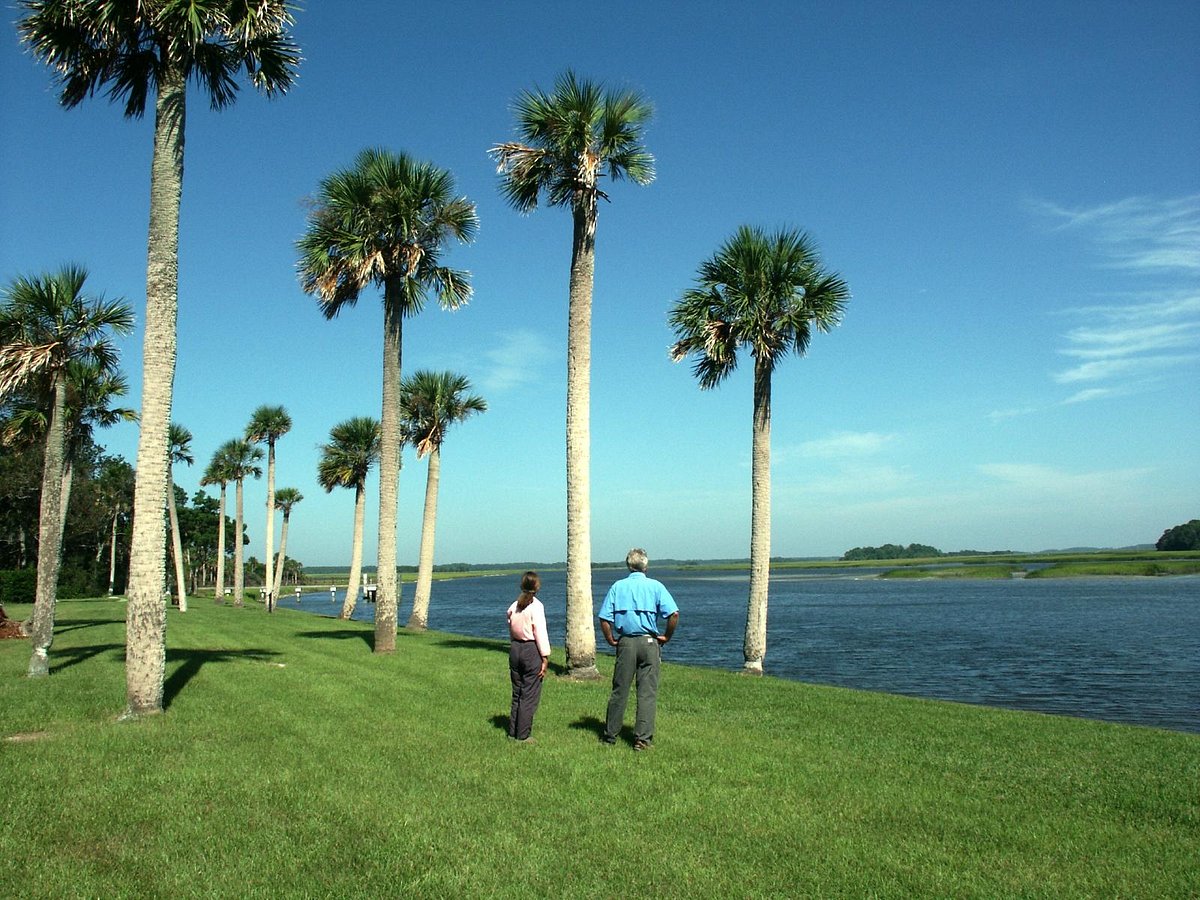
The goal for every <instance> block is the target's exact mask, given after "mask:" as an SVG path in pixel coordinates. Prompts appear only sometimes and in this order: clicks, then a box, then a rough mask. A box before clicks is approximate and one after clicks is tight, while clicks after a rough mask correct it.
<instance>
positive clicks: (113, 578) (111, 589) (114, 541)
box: [108, 506, 121, 597]
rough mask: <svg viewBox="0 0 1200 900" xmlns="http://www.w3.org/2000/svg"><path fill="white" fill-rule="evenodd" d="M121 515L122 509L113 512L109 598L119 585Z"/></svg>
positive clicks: (110, 542) (109, 545) (109, 548)
mask: <svg viewBox="0 0 1200 900" xmlns="http://www.w3.org/2000/svg"><path fill="white" fill-rule="evenodd" d="M120 515H121V507H119V506H118V507H116V509H114V510H113V520H112V536H111V538H110V539H109V542H108V596H110V597H111V596H112V595H113V593H114V592H115V590H116V585H117V519H118V518H119V517H120Z"/></svg>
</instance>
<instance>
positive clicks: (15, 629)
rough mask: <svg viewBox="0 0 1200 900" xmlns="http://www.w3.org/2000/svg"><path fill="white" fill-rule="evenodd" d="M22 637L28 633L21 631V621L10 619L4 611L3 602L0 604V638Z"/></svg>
mask: <svg viewBox="0 0 1200 900" xmlns="http://www.w3.org/2000/svg"><path fill="white" fill-rule="evenodd" d="M23 637H28V635H27V634H25V633H24V632H23V631H21V623H20V622H18V621H16V620H15V619H10V618H9V617H8V614H7V613H6V612H5V611H4V606H3V604H0V640H4V639H5V638H23Z"/></svg>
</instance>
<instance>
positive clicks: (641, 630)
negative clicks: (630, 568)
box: [600, 572, 679, 636]
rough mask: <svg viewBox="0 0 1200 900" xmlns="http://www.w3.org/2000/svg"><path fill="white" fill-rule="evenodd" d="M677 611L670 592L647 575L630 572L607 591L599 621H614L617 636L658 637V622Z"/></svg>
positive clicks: (601, 606) (677, 608) (601, 605)
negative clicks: (646, 635) (642, 635)
mask: <svg viewBox="0 0 1200 900" xmlns="http://www.w3.org/2000/svg"><path fill="white" fill-rule="evenodd" d="M677 612H679V607H678V606H676V604H675V598H674V597H672V596H671V593H670V591H668V590H667V589H666V588H665V587H663V585H662V582H659V581H655V580H654V579H653V578H647V577H646V573H645V572H630V573H629V575H628V576H626V577H625V578H622V579H621V580H620V581H618V582H616V583H615V584H614V585H613V586H612V587H610V588H609V589H608V593H607V594H606V595H605V597H604V602H603V603H602V604H600V618H601V619H603V620H604V621H605V622H611V623H612V625H613V630H615V631H616V632H617V635H618V636H621V635H626V634H658V633H659V631H658V620H659V619H666V618H668V617H670V616H673V615H674V614H675V613H677Z"/></svg>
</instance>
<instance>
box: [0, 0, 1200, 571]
mask: <svg viewBox="0 0 1200 900" xmlns="http://www.w3.org/2000/svg"><path fill="white" fill-rule="evenodd" d="M309 5H310V7H311V8H310V9H307V10H304V11H301V13H300V14H299V17H298V23H297V27H296V32H295V33H296V37H297V39H298V41H299V42H300V44H301V45H302V47H303V52H304V56H305V62H304V64H303V67H302V69H301V74H300V79H299V81H298V83H297V85H296V87H295V88H294V89H293V91H292V92H291V93H289V94H288V95H287V96H286V97H283V98H281V99H279V100H276V101H267V100H265V99H263V98H261V97H259V96H257V95H256V94H255V93H254V92H253V90H251V89H248V88H247V89H244V90H243V92H242V96H241V98H240V100H239V101H238V103H237V104H236V105H235V106H234V107H233V108H231V109H229V110H226V111H225V112H222V113H219V114H218V113H213V112H211V111H210V110H209V109H208V108H207V105H206V104H204V103H202V102H201V100H200V99H199V97H198V95H196V94H194V93H193V94H192V95H191V96H192V98H193V99H192V100H191V104H190V107H189V111H188V123H187V147H186V171H185V180H184V199H183V208H182V229H181V250H180V253H181V264H180V265H181V272H180V315H179V358H178V369H177V375H176V384H175V411H174V418H175V420H176V421H179V422H181V423H183V424H184V425H186V426H187V427H188V428H190V429H191V431H192V432H193V434H194V442H193V448H194V451H195V454H196V457H197V463H196V465H195V466H194V467H193V468H192V469H190V470H189V469H182V470H179V471H177V472H176V481H177V483H179V484H180V485H181V486H182V487H184V488H185V489H186V490H187V491H188V493H189V494H190V493H192V492H193V491H194V490H196V488H197V487H198V479H199V476H200V473H201V471H202V470H203V467H204V465H205V464H206V463H207V462H208V460H209V459H210V458H211V456H212V453H213V451H214V450H215V449H216V447H217V446H218V445H219V444H220V443H222V442H223V441H225V440H227V439H228V438H231V437H235V436H238V435H240V433H241V432H242V431H243V429H244V427H245V424H246V422H247V420H248V418H249V416H250V414H251V412H252V411H253V410H254V409H255V408H256V407H257V406H259V405H261V404H264V403H269V404H281V405H283V406H285V407H287V409H288V410H289V412H290V413H291V415H292V417H293V419H294V421H295V427H294V429H293V430H292V431H291V433H289V434H288V435H287V436H286V437H284V438H283V439H282V440H281V441H280V443H279V446H278V475H277V484H278V485H280V486H284V485H290V486H293V487H297V488H299V489H300V490H301V491H302V492H303V494H304V497H305V499H304V501H303V502H302V503H301V504H299V505H298V506H297V507H296V510H295V512H294V513H293V518H292V528H291V533H290V537H289V544H288V551H289V555H290V556H293V557H295V558H297V559H299V560H301V561H302V562H304V563H305V564H306V565H338V564H347V563H348V562H349V554H350V532H351V525H352V521H351V519H352V506H353V495H352V492H349V491H338V492H335V493H334V494H330V495H326V494H325V493H324V492H323V491H321V489H320V488H319V487H318V486H317V484H316V461H317V457H318V452H317V445H318V444H319V443H320V442H322V441H323V440H326V439H327V436H328V433H329V429H330V427H331V426H333V425H334V424H336V423H337V422H339V421H341V420H343V419H345V418H347V417H349V416H353V415H376V416H377V415H378V414H379V403H380V399H379V398H380V383H379V379H380V365H381V364H380V354H381V325H382V312H381V304H380V300H379V297H378V296H377V295H376V294H374V293H368V294H366V295H364V296H363V297H362V299H361V300H360V301H359V304H358V306H357V307H355V308H354V309H351V310H348V311H346V312H345V313H343V314H342V315H341V316H340V317H339V318H338V319H337V320H335V321H333V322H326V321H324V320H323V319H322V318H321V316H320V315H319V313H318V312H317V307H316V303H315V302H314V301H313V300H312V299H311V298H309V297H307V296H306V295H304V294H303V293H302V292H301V290H300V288H299V285H298V281H297V279H296V275H295V261H296V254H295V250H294V242H295V240H296V239H297V237H299V235H300V234H301V232H302V231H303V228H304V215H305V198H306V197H308V196H311V195H312V194H313V193H314V192H315V191H316V188H317V185H318V183H319V182H320V180H321V178H322V177H324V176H325V175H327V174H329V173H330V172H332V171H334V170H335V169H338V168H341V167H345V166H347V165H349V164H350V163H351V162H352V160H353V158H354V156H355V155H356V154H357V153H358V151H359V150H361V149H362V148H364V147H367V146H383V147H387V148H390V149H393V150H404V151H406V152H408V153H410V154H412V155H414V156H416V157H419V158H422V159H427V160H430V161H432V162H435V163H436V164H438V165H440V166H442V167H445V168H447V169H449V170H451V171H452V172H453V173H454V175H455V178H456V180H457V183H458V186H459V189H460V191H461V192H462V193H463V194H465V195H466V196H468V197H469V198H470V199H471V200H473V201H474V202H475V203H476V204H477V206H478V211H479V216H480V220H481V228H480V232H479V235H478V239H477V240H476V241H475V243H474V244H472V245H469V246H462V247H459V248H456V249H455V250H454V251H453V252H452V253H451V254H450V255H449V257H448V262H450V263H451V264H453V265H455V266H457V267H460V268H465V269H468V270H470V271H471V272H472V275H473V283H474V288H475V296H474V298H473V300H472V302H471V304H470V305H469V306H468V307H467V308H465V309H462V310H460V311H458V312H455V313H447V312H443V311H441V310H438V309H436V308H430V309H428V310H426V312H425V313H423V314H422V315H421V316H420V317H419V318H416V319H412V320H409V321H408V323H407V324H406V328H405V352H404V369H405V371H406V372H412V371H414V370H415V369H417V368H438V369H441V368H449V369H453V370H455V371H458V372H461V373H462V374H464V375H466V376H467V377H468V378H470V379H471V381H472V383H473V384H474V386H475V387H476V389H477V391H478V392H479V393H480V394H482V395H483V396H484V397H485V398H486V399H487V401H488V402H489V404H490V410H489V411H488V412H487V413H486V414H484V415H482V416H480V417H477V418H475V419H473V420H470V421H468V422H467V423H465V424H463V425H461V426H459V427H458V428H457V429H456V430H454V431H452V432H451V433H450V435H449V438H448V440H447V443H446V445H445V448H444V452H443V467H442V476H443V478H442V491H441V504H440V515H439V529H438V552H437V560H438V562H457V561H467V562H488V561H507V560H523V559H537V560H543V561H555V560H561V559H563V558H565V463H564V415H565V392H566V387H565V369H566V362H565V349H564V348H565V340H566V299H567V271H568V264H569V256H570V227H571V225H570V217H569V215H568V214H567V213H566V212H565V211H563V210H560V209H547V208H542V209H539V210H538V211H536V212H535V213H533V214H532V215H530V216H526V217H522V216H519V215H518V214H516V213H515V212H513V211H512V210H511V209H510V208H508V207H506V205H505V204H504V202H503V200H502V199H501V197H500V195H499V193H498V192H497V189H496V184H497V182H496V174H495V170H494V167H493V165H492V163H491V161H490V159H489V157H488V156H487V153H486V151H487V150H488V148H489V147H491V146H492V145H494V144H495V143H497V142H499V141H502V140H506V139H509V138H511V137H512V136H513V131H512V115H511V102H512V100H513V98H514V97H515V96H516V95H517V93H518V92H519V91H521V90H523V89H526V88H530V87H533V86H535V85H537V86H541V87H545V88H549V87H551V86H552V84H553V82H554V80H555V78H556V77H557V76H558V75H559V74H560V73H561V72H562V71H563V70H564V69H566V68H568V67H572V68H574V69H575V70H576V71H577V72H579V73H580V74H581V75H584V76H586V77H589V78H593V79H596V80H601V81H604V82H605V83H607V84H610V85H614V86H619V87H631V88H635V89H638V90H640V91H642V92H644V93H645V94H646V95H647V96H648V97H649V98H650V99H651V100H652V101H653V103H654V105H655V108H656V114H655V118H654V120H653V121H652V123H651V126H650V128H649V131H648V134H647V144H648V147H649V149H650V150H651V151H652V152H653V153H654V155H655V156H656V159H657V170H658V177H657V179H656V180H655V182H654V183H653V184H652V185H650V186H648V187H644V188H639V187H636V186H633V185H630V184H628V183H623V184H619V185H616V186H615V187H614V188H613V190H612V191H611V197H612V202H611V203H610V204H607V205H604V206H603V207H602V209H601V210H600V219H599V228H598V241H597V265H596V285H595V297H594V311H593V368H592V511H593V522H592V534H593V555H594V557H595V558H596V559H600V560H613V559H619V558H622V557H623V555H624V552H625V550H626V549H627V548H628V547H629V546H631V545H635V544H636V545H642V546H645V547H646V548H647V549H648V551H649V553H650V555H651V557H652V558H653V557H655V556H657V557H684V558H691V557H740V556H746V555H747V554H748V552H749V521H750V465H749V463H750V415H751V406H750V403H751V396H750V381H749V377H748V373H749V368H750V367H749V366H748V365H743V366H742V369H741V370H740V371H739V372H738V373H736V374H735V375H734V377H732V378H731V379H729V381H728V382H727V383H725V384H724V385H723V386H722V387H720V388H719V389H717V390H716V391H710V392H701V391H700V390H699V389H698V388H697V386H696V383H695V380H694V379H693V378H692V376H691V374H690V370H689V368H688V367H687V365H686V364H673V363H671V362H670V361H669V359H668V357H667V347H668V346H669V345H670V343H671V342H672V334H671V332H670V329H669V328H668V327H667V324H666V319H667V311H668V309H669V307H670V305H671V304H672V302H673V301H674V300H675V299H676V298H677V297H678V296H679V295H680V294H681V293H682V291H684V290H685V289H686V288H687V287H688V286H689V285H690V284H691V282H692V279H693V277H694V275H695V271H696V267H697V266H698V264H699V263H700V262H701V261H702V260H703V259H705V258H706V257H708V256H710V255H711V254H712V253H713V252H714V251H715V250H716V249H717V247H718V246H719V245H720V244H721V243H722V242H723V241H724V240H725V239H726V238H727V237H729V235H731V234H732V232H733V231H734V230H735V228H736V227H737V226H739V225H741V224H744V223H749V224H757V225H762V226H764V227H766V228H768V229H773V228H776V227H779V226H784V225H786V226H794V227H799V228H803V229H805V230H807V231H809V232H810V233H811V234H812V235H813V236H814V237H815V238H816V240H817V242H818V244H819V246H820V249H821V253H822V256H823V258H824V260H825V262H826V264H827V265H828V266H829V267H830V268H832V269H834V270H836V271H837V272H839V273H840V274H841V275H842V276H843V277H844V278H845V280H846V281H847V282H848V283H849V285H850V288H851V290H852V292H853V299H852V301H851V302H850V304H849V306H848V309H847V315H846V318H845V322H844V323H843V324H842V325H841V326H840V327H839V328H837V329H836V330H834V331H833V332H832V333H830V334H821V335H817V336H815V337H814V340H813V342H812V345H811V347H810V350H809V353H808V355H807V356H806V357H804V358H796V357H790V358H788V359H787V360H786V361H785V362H784V363H783V365H782V366H781V368H780V369H779V370H778V371H777V374H776V377H775V381H774V399H773V404H774V406H773V409H774V423H773V451H774V453H773V467H772V477H773V488H774V491H773V513H774V516H773V518H774V524H773V542H772V552H773V553H774V554H775V555H781V556H824V555H839V554H841V553H842V552H844V551H845V550H847V549H849V548H851V547H855V546H861V545H876V544H882V543H886V542H897V543H910V542H920V543H926V544H932V545H934V546H937V547H940V548H941V549H943V550H958V549H964V548H971V549H985V550H986V549H1010V548H1011V549H1020V550H1039V549H1047V548H1055V547H1068V546H1079V545H1094V546H1124V545H1128V544H1134V543H1145V542H1153V541H1154V540H1156V539H1157V538H1158V536H1159V535H1160V534H1161V533H1162V531H1163V530H1164V529H1166V528H1168V527H1171V526H1173V525H1176V524H1179V523H1180V522H1184V521H1187V520H1189V519H1191V518H1194V517H1196V516H1197V515H1200V477H1198V476H1197V465H1196V463H1197V451H1196V448H1197V446H1198V445H1200V415H1197V413H1198V412H1200V402H1198V401H1200V54H1197V52H1196V48H1197V47H1198V46H1200V7H1197V6H1196V5H1195V4H1193V3H1148V4H1136V5H1135V4H1117V3H1100V4H1095V3H1062V2H1048V3H1047V2H1038V3H1027V2H1021V3H1012V4H987V3H949V2H932V3H906V4H890V3H882V2H871V3H855V2H837V3H763V2H749V3H746V4H743V5H741V6H740V7H738V8H737V9H736V11H733V8H732V7H730V6H729V5H728V4H717V3H693V4H688V5H686V6H685V5H682V4H653V3H651V4H644V3H626V2H616V3H612V4H608V5H606V6H604V7H599V8H598V7H595V6H594V5H592V6H585V5H582V4H572V3H558V2H554V3H548V2H547V3H543V2H536V3H519V4H494V3H463V2H447V3H438V4H393V3H392V2H382V0H372V2H359V3H355V4H351V5H345V4H332V3H316V2H313V3H311V4H309ZM349 10H353V12H349ZM15 16H16V13H15V12H14V11H13V10H11V9H9V10H8V20H9V24H7V25H6V26H5V30H4V32H3V40H2V41H0V129H2V133H3V140H0V279H3V280H4V281H5V282H6V283H7V282H8V281H11V279H12V278H13V277H15V276H16V275H18V274H25V273H32V272H38V271H43V270H48V269H53V268H57V267H58V266H60V265H62V264H64V263H67V262H78V263H82V264H83V265H85V266H87V267H88V268H89V270H90V271H91V279H90V281H89V285H90V287H91V288H92V290H94V291H98V292H103V293H104V294H105V295H107V296H109V297H115V296H124V297H126V298H127V299H128V300H130V301H131V302H132V303H133V305H134V307H135V308H136V309H137V310H138V315H139V321H140V319H141V314H142V311H143V309H144V302H145V242H146V227H147V205H148V185H149V161H150V150H151V122H150V121H149V120H145V121H136V122H131V121H127V120H125V119H123V118H122V116H121V114H120V109H119V108H118V107H116V106H113V105H111V104H109V103H108V102H107V101H106V100H105V99H104V98H95V99H93V100H92V101H91V102H88V103H86V104H84V105H83V106H81V107H79V108H76V109H75V110H70V111H65V110H63V109H61V108H60V107H59V106H58V105H57V100H56V98H57V95H56V93H55V91H54V88H53V86H52V83H51V79H50V74H49V72H48V70H46V69H45V68H44V67H42V66H40V65H38V64H36V63H35V61H34V60H33V58H32V57H31V56H29V55H28V54H27V53H25V52H23V51H22V49H21V47H20V46H19V44H18V42H17V39H16V32H15V29H14V28H13V27H12V24H11V22H12V21H13V20H14V19H15ZM140 341H141V338H140V334H139V335H137V336H135V337H134V338H131V339H130V340H129V341H127V342H126V343H125V344H123V354H124V356H123V359H124V361H125V365H126V367H127V369H128V371H129V373H130V376H131V377H130V380H131V382H132V385H133V393H132V396H131V397H130V398H129V402H130V405H135V406H136V405H137V403H138V394H139V392H140V369H141V344H140ZM103 442H104V443H105V444H106V446H107V447H108V448H109V450H110V452H113V453H118V454H121V455H123V456H125V457H126V458H127V459H129V460H130V461H131V462H132V461H133V460H134V458H135V456H136V429H135V428H134V427H133V426H119V427H117V428H114V429H112V430H110V431H108V432H105V433H104V434H103ZM424 486H425V464H424V462H423V461H421V462H418V461H416V460H415V459H414V458H413V457H412V455H411V453H408V454H406V457H405V467H404V471H403V473H402V475H401V488H400V490H401V497H400V538H399V540H400V558H401V561H402V562H407V563H413V562H415V560H416V555H417V548H418V540H419V528H420V518H421V510H422V502H423V495H424ZM376 487H377V482H376V481H375V479H374V477H372V479H371V482H370V490H369V496H368V515H367V519H368V525H367V532H368V533H367V547H366V558H367V560H368V561H373V559H374V553H375V533H374V531H375V524H374V519H375V516H376V515H377V508H376V503H377V497H376V496H375V493H374V491H375V488H376ZM246 493H247V500H246V509H247V522H248V527H249V529H250V535H251V539H252V543H251V546H250V548H249V551H248V552H249V553H253V554H255V555H257V556H259V557H260V558H261V556H262V540H263V534H262V532H263V521H262V520H263V512H262V509H263V503H264V500H265V484H264V483H263V482H261V481H260V482H251V483H250V484H249V486H248V488H247V492H246Z"/></svg>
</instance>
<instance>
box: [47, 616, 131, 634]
mask: <svg viewBox="0 0 1200 900" xmlns="http://www.w3.org/2000/svg"><path fill="white" fill-rule="evenodd" d="M120 624H122V622H121V620H119V619H72V620H71V622H70V624H67V625H59V624H58V623H57V622H55V623H54V633H55V634H56V635H57V634H66V633H67V632H68V631H78V630H79V629H80V628H95V627H97V626H98V625H120Z"/></svg>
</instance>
